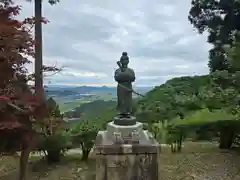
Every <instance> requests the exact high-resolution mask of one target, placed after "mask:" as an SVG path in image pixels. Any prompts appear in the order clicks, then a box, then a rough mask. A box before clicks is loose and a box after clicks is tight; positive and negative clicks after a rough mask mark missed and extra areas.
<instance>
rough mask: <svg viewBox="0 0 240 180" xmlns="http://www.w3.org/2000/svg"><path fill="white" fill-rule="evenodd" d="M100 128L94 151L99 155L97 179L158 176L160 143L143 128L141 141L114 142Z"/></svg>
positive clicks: (147, 179) (154, 178) (153, 179)
mask: <svg viewBox="0 0 240 180" xmlns="http://www.w3.org/2000/svg"><path fill="white" fill-rule="evenodd" d="M106 134H107V133H106V132H104V131H101V132H99V133H98V136H97V139H96V143H95V145H94V147H93V151H92V153H93V154H94V156H95V158H96V180H143V179H144V180H159V179H158V177H159V153H160V145H159V144H158V143H157V141H156V140H154V139H153V138H152V136H151V134H150V133H148V132H147V131H144V132H143V134H144V136H145V140H144V141H140V143H139V144H112V143H110V142H112V141H111V140H109V138H108V137H107V135H106Z"/></svg>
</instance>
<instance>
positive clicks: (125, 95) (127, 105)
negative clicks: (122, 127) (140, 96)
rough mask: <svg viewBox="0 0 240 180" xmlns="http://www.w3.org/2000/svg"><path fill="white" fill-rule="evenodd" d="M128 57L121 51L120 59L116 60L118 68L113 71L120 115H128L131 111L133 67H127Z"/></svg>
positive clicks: (133, 79)
mask: <svg viewBox="0 0 240 180" xmlns="http://www.w3.org/2000/svg"><path fill="white" fill-rule="evenodd" d="M128 63H129V57H128V55H127V53H126V52H123V53H122V56H121V58H120V61H118V62H117V64H118V66H119V68H118V69H117V70H116V71H115V76H114V78H115V81H117V82H118V86H117V97H118V105H117V109H118V110H119V114H120V117H129V116H130V114H131V113H132V92H133V90H132V82H134V81H135V73H134V71H133V69H131V68H128Z"/></svg>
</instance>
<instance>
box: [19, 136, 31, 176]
mask: <svg viewBox="0 0 240 180" xmlns="http://www.w3.org/2000/svg"><path fill="white" fill-rule="evenodd" d="M33 136H34V134H33V132H26V133H25V134H24V135H23V140H22V147H21V157H20V163H19V176H18V180H26V179H27V167H28V159H29V154H30V152H31V150H32V149H33V147H34V145H35V144H34V137H33Z"/></svg>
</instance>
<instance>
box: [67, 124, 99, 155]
mask: <svg viewBox="0 0 240 180" xmlns="http://www.w3.org/2000/svg"><path fill="white" fill-rule="evenodd" d="M100 128H101V122H97V121H94V120H92V121H90V120H82V121H80V122H79V123H78V124H77V125H75V126H74V127H72V129H71V134H72V140H73V143H74V144H78V145H79V144H80V146H81V148H82V160H87V159H88V154H89V152H90V150H91V148H92V147H93V144H94V140H95V138H96V135H97V133H98V131H99V129H100Z"/></svg>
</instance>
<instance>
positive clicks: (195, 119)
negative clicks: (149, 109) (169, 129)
mask: <svg viewBox="0 0 240 180" xmlns="http://www.w3.org/2000/svg"><path fill="white" fill-rule="evenodd" d="M233 119H236V117H235V116H233V115H232V114H230V113H228V112H227V111H226V110H223V109H220V110H214V111H209V110H208V109H203V110H199V111H196V112H192V113H190V114H189V115H187V116H186V117H185V118H184V119H179V118H175V119H173V120H172V121H171V123H172V124H173V125H174V126H180V125H199V124H206V123H212V122H216V121H225V120H233Z"/></svg>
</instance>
